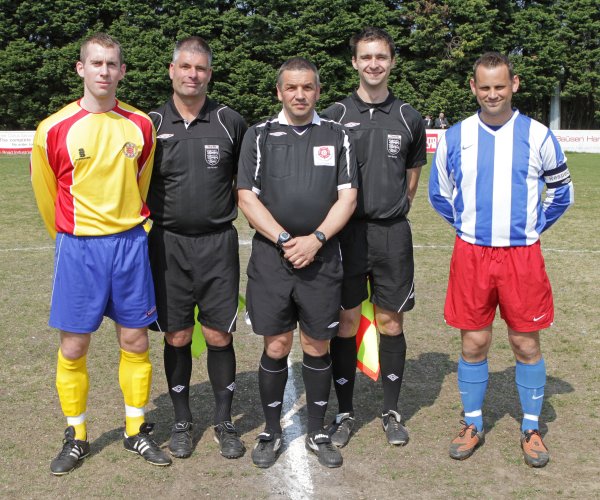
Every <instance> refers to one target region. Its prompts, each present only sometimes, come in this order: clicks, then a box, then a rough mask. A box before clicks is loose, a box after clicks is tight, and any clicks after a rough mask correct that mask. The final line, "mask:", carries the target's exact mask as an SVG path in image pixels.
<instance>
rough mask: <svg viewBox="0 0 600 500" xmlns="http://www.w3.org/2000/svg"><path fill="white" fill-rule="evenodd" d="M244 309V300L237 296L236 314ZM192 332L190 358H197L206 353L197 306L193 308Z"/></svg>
mask: <svg viewBox="0 0 600 500" xmlns="http://www.w3.org/2000/svg"><path fill="white" fill-rule="evenodd" d="M245 308H246V299H245V298H244V297H243V296H242V295H239V296H238V312H240V311H243V310H244V309H245ZM194 321H195V324H194V332H193V333H192V356H194V357H195V358H199V357H200V355H201V354H202V353H203V352H204V351H206V340H205V339H204V334H203V333H202V325H201V324H200V323H199V322H198V306H196V307H195V308H194Z"/></svg>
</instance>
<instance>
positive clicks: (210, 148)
mask: <svg viewBox="0 0 600 500" xmlns="http://www.w3.org/2000/svg"><path fill="white" fill-rule="evenodd" d="M204 158H205V159H206V163H208V165H209V166H211V167H216V166H217V164H218V163H219V160H220V159H221V153H220V150H219V145H218V144H214V145H212V144H206V145H205V146H204Z"/></svg>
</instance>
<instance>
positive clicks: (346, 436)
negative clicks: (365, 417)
mask: <svg viewBox="0 0 600 500" xmlns="http://www.w3.org/2000/svg"><path fill="white" fill-rule="evenodd" d="M355 423H356V421H355V420H354V413H338V414H337V415H336V416H335V420H334V421H333V422H331V425H330V426H329V427H328V428H327V433H328V434H329V436H330V437H331V442H332V443H333V444H334V445H336V446H337V447H338V448H343V447H344V446H346V445H347V444H348V441H350V436H351V435H352V431H353V429H354V424H355Z"/></svg>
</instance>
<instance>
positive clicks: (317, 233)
mask: <svg viewBox="0 0 600 500" xmlns="http://www.w3.org/2000/svg"><path fill="white" fill-rule="evenodd" d="M314 235H315V236H316V237H317V239H318V240H319V241H320V242H321V243H323V244H324V243H325V242H326V241H327V238H326V237H325V235H324V234H323V233H322V232H321V231H315V232H314Z"/></svg>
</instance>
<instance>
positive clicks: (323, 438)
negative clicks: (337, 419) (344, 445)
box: [305, 430, 344, 467]
mask: <svg viewBox="0 0 600 500" xmlns="http://www.w3.org/2000/svg"><path fill="white" fill-rule="evenodd" d="M305 444H306V449H307V450H310V451H312V452H313V453H314V454H315V455H317V457H318V458H319V463H320V464H321V465H324V466H325V467H340V466H341V465H342V463H344V459H343V458H342V454H341V453H340V450H338V449H337V447H336V446H335V445H334V444H333V443H332V442H331V438H330V437H329V434H327V432H326V431H324V430H319V431H314V432H311V433H310V434H307V435H306V441H305Z"/></svg>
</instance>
